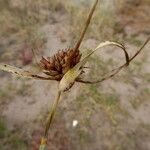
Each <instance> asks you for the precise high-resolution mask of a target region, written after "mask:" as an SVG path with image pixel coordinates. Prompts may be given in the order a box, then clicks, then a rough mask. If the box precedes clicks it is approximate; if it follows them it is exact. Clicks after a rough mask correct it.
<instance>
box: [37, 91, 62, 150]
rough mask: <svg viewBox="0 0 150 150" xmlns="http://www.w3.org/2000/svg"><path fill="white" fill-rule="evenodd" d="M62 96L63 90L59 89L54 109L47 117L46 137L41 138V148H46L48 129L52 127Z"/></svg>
mask: <svg viewBox="0 0 150 150" xmlns="http://www.w3.org/2000/svg"><path fill="white" fill-rule="evenodd" d="M60 96H61V92H60V91H59V92H58V94H57V97H56V100H55V101H54V103H53V106H52V109H51V111H50V112H49V115H48V118H47V122H46V128H45V132H44V137H43V138H42V139H41V145H40V148H39V150H45V148H46V145H47V137H48V131H49V129H50V127H51V124H52V120H53V118H54V115H55V112H56V109H57V106H58V103H59V100H60Z"/></svg>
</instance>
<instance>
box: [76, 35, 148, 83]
mask: <svg viewBox="0 0 150 150" xmlns="http://www.w3.org/2000/svg"><path fill="white" fill-rule="evenodd" d="M149 41H150V37H148V38H147V40H146V41H145V42H144V44H143V45H142V46H141V48H140V49H139V50H138V51H137V52H136V53H135V54H134V55H133V56H132V57H131V58H129V59H128V61H127V62H126V63H124V64H123V65H121V66H119V67H118V68H116V69H113V70H112V71H110V74H109V75H106V76H104V77H102V78H101V79H99V80H95V81H91V80H90V81H88V80H82V79H77V80H76V81H77V82H81V83H87V84H94V83H100V82H103V81H105V80H107V79H109V78H112V77H114V76H115V75H116V74H118V73H119V72H120V71H121V70H122V69H123V68H125V67H126V66H127V65H128V64H129V63H130V62H131V61H132V60H133V59H134V58H135V57H136V56H137V55H138V54H139V53H140V52H141V51H142V50H143V48H144V47H145V45H146V44H147V43H148V42H149Z"/></svg>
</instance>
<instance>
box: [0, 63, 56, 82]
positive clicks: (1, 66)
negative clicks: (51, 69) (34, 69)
mask: <svg viewBox="0 0 150 150" xmlns="http://www.w3.org/2000/svg"><path fill="white" fill-rule="evenodd" d="M0 70H3V71H6V72H10V73H12V74H15V75H17V76H20V77H23V78H30V79H39V80H55V79H54V78H53V77H43V76H39V75H36V74H34V73H31V72H29V71H25V70H23V69H21V68H17V67H14V66H11V65H7V64H3V63H0Z"/></svg>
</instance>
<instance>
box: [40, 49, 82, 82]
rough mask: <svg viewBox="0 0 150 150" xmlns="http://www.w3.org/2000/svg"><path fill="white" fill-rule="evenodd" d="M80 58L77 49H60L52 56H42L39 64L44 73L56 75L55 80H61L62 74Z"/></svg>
mask: <svg viewBox="0 0 150 150" xmlns="http://www.w3.org/2000/svg"><path fill="white" fill-rule="evenodd" d="M80 58H81V54H80V52H79V50H74V49H67V50H66V51H65V50H60V51H58V52H57V53H56V54H55V55H53V56H52V57H47V58H44V57H42V59H41V61H40V65H41V67H42V68H43V69H44V73H45V74H46V75H49V76H53V77H56V80H61V78H62V77H63V75H64V74H65V73H66V72H67V71H68V70H69V69H70V68H72V67H74V66H75V65H76V64H77V63H78V62H79V61H80Z"/></svg>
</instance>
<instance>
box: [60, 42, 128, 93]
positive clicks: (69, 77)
mask: <svg viewBox="0 0 150 150" xmlns="http://www.w3.org/2000/svg"><path fill="white" fill-rule="evenodd" d="M109 45H114V46H117V47H119V48H121V49H122V50H123V51H124V53H125V57H126V65H128V64H129V56H128V53H127V52H126V50H125V48H124V46H123V45H121V44H119V43H117V42H110V41H106V42H102V43H100V44H99V45H98V46H97V47H96V48H95V49H94V50H93V51H92V52H90V53H89V54H87V56H85V57H84V58H83V59H82V60H81V61H80V62H79V63H78V64H77V65H75V66H74V67H73V68H72V69H70V70H69V71H68V72H67V73H66V74H65V75H64V76H63V78H62V79H61V81H60V83H59V91H66V90H67V89H69V88H70V87H71V85H72V84H73V83H74V82H75V80H76V79H77V77H78V76H79V75H80V74H81V72H82V69H81V68H82V67H83V66H84V65H85V63H86V62H87V61H88V58H89V57H90V56H91V55H92V54H93V53H94V52H96V51H97V50H98V49H100V48H102V47H105V46H109ZM78 81H79V80H78Z"/></svg>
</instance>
